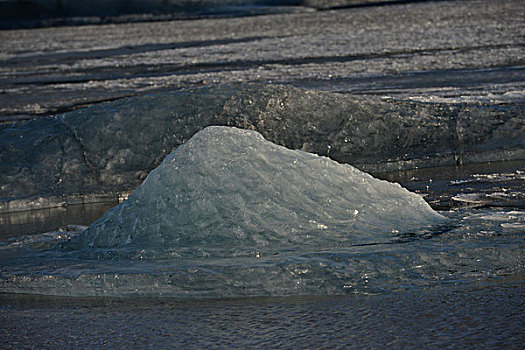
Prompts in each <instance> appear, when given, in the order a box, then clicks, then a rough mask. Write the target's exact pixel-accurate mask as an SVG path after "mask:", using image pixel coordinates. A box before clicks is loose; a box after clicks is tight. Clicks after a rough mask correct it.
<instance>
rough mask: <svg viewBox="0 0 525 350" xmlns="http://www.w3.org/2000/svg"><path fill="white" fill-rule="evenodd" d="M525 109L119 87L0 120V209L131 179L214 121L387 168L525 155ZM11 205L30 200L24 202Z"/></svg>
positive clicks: (246, 88) (111, 187)
mask: <svg viewBox="0 0 525 350" xmlns="http://www.w3.org/2000/svg"><path fill="white" fill-rule="evenodd" d="M522 113H523V111H522V110H520V109H515V108H510V107H489V106H466V105H465V106H453V105H452V106H451V105H439V104H435V105H432V104H420V103H409V102H399V101H383V100H381V99H378V98H373V97H357V96H353V95H343V94H337V93H327V92H319V91H309V90H300V89H297V88H293V87H289V86H279V85H239V86H234V87H230V88H225V87H220V88H202V89H193V90H183V91H173V92H167V93H158V94H152V95H147V96H142V97H136V98H129V99H121V100H117V101H114V102H110V103H103V104H100V105H96V106H92V107H89V108H86V109H80V110H77V111H74V112H70V113H66V114H63V115H59V116H56V117H46V118H38V119H35V120H30V121H27V122H20V123H14V124H11V125H0V177H1V178H2V179H4V181H3V183H2V184H1V187H0V198H1V200H2V202H3V203H4V204H2V207H1V208H0V211H12V210H16V208H15V206H14V205H13V200H14V199H16V200H22V201H23V200H26V199H32V198H35V197H36V198H38V197H45V198H48V197H51V196H56V197H60V196H63V195H65V196H71V195H75V194H80V195H86V194H92V193H103V192H106V193H107V192H123V191H130V190H133V189H134V188H136V186H138V185H139V184H140V183H141V182H142V181H143V180H144V178H145V177H146V175H147V174H148V173H149V171H151V170H152V169H154V168H155V167H156V166H158V165H159V164H160V162H161V161H162V159H164V157H166V155H168V154H169V153H171V152H172V151H173V150H174V149H175V148H177V147H178V146H179V145H181V144H183V143H184V142H185V141H187V140H188V139H190V138H191V137H192V136H193V135H194V134H195V133H196V132H198V131H199V130H201V129H203V128H205V127H207V126H210V125H223V126H235V127H239V128H243V129H253V130H257V131H259V132H260V133H261V134H262V135H263V136H264V138H266V139H267V140H269V141H272V142H274V143H277V144H279V145H283V146H285V147H287V148H290V149H300V150H303V151H306V152H311V153H316V154H319V155H323V156H329V157H330V158H332V159H334V160H336V161H338V162H341V163H349V164H352V165H354V166H356V167H358V168H360V169H362V170H366V171H383V170H396V169H410V168H414V167H416V166H419V167H425V166H435V165H444V164H454V162H455V161H458V162H464V163H467V162H476V161H491V160H509V159H523V158H524V157H525V120H524V118H523V115H522ZM8 202H9V203H10V205H6V204H5V203H8ZM35 205H36V206H37V207H38V205H45V203H40V202H36V203H35ZM19 207H20V208H19V209H24V208H25V209H28V208H27V205H26V204H24V203H21V204H20V206H19Z"/></svg>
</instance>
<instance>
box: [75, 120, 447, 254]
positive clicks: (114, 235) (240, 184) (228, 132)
mask: <svg viewBox="0 0 525 350" xmlns="http://www.w3.org/2000/svg"><path fill="white" fill-rule="evenodd" d="M441 219H442V217H441V216H440V215H439V214H437V213H436V212H434V211H433V210H432V209H431V208H430V206H429V205H428V204H427V203H426V202H425V201H424V200H423V199H422V198H421V197H420V196H418V195H416V194H413V193H410V192H409V191H407V190H406V189H404V188H402V187H401V186H400V185H398V184H393V183H389V182H386V181H382V180H378V179H376V178H374V177H372V176H371V175H369V174H367V173H364V172H362V171H360V170H358V169H356V168H354V167H352V166H350V165H346V164H345V165H343V164H339V163H337V162H335V161H332V160H330V159H329V158H326V157H320V156H317V155H314V154H311V153H306V152H302V151H294V150H290V149H287V148H285V147H282V146H279V145H276V144H274V143H271V142H269V141H266V140H265V139H264V138H263V137H262V136H261V134H259V133H257V132H255V131H250V130H241V129H237V128H230V127H218V126H214V127H208V128H206V129H204V130H202V131H200V132H198V133H197V134H195V135H194V136H193V137H192V138H191V139H190V140H189V141H187V142H186V143H185V144H183V145H182V146H180V147H179V148H178V149H177V150H175V151H174V152H173V153H171V154H169V155H168V156H167V157H166V158H165V159H164V161H163V162H162V164H160V166H158V167H157V168H156V169H154V170H153V171H151V173H150V174H149V175H148V176H147V178H146V179H145V181H144V182H143V183H142V184H141V185H140V186H139V187H138V188H137V189H136V191H135V192H134V193H133V194H132V195H131V196H130V197H129V198H128V199H127V200H126V201H124V202H123V203H121V204H119V205H118V206H116V207H115V208H113V209H111V210H110V211H108V212H107V213H106V214H105V215H104V216H103V217H102V218H101V219H99V220H98V221H97V222H95V223H94V224H93V225H92V226H90V227H89V228H88V229H87V230H86V231H85V232H84V233H83V235H82V236H81V238H80V239H81V243H82V245H84V246H95V247H119V246H129V245H131V246H140V247H153V248H163V247H166V248H168V247H192V246H193V247H203V246H204V247H209V246H224V247H235V246H267V245H274V244H276V245H280V246H286V245H290V244H291V245H297V244H301V245H315V246H316V247H318V246H319V245H320V244H321V245H323V246H327V245H330V244H338V243H341V242H343V243H345V244H346V243H350V244H353V243H356V244H357V243H366V242H371V241H377V240H379V239H381V238H384V237H385V235H386V236H389V235H392V234H395V233H397V232H411V231H414V230H417V229H418V228H421V227H422V226H425V225H429V224H432V223H435V222H436V221H439V220H441Z"/></svg>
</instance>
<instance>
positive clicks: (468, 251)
mask: <svg viewBox="0 0 525 350" xmlns="http://www.w3.org/2000/svg"><path fill="white" fill-rule="evenodd" d="M454 169H455V168H454V167H444V168H436V169H433V170H432V169H421V170H415V171H413V172H411V173H410V175H411V177H410V179H408V180H407V173H406V172H400V173H397V175H396V174H393V173H390V174H388V176H386V174H383V177H390V180H392V179H393V178H396V177H397V179H398V180H402V181H401V182H402V183H403V185H405V186H406V187H408V188H410V189H411V190H413V191H416V192H419V193H420V194H422V195H424V196H425V197H426V198H427V200H428V201H429V202H430V203H434V205H435V207H438V208H441V209H442V210H440V213H441V214H442V215H444V216H445V217H447V218H448V220H447V222H446V223H444V224H440V225H437V226H434V227H429V228H426V229H421V230H418V231H415V232H393V233H392V234H391V235H387V236H385V237H384V239H381V240H378V241H377V242H368V243H367V244H352V243H350V242H347V243H345V244H343V243H341V244H339V245H334V244H329V245H326V246H325V245H323V246H317V247H314V246H311V245H304V246H302V245H297V246H286V247H284V246H282V247H272V246H266V247H264V246H261V247H249V246H243V247H241V246H239V247H237V248H236V247H234V246H232V247H231V249H229V250H224V249H222V248H217V247H214V246H213V245H211V246H206V245H203V246H201V247H199V248H198V249H197V248H195V247H194V248H189V247H188V248H183V247H179V248H177V247H166V248H165V249H161V250H159V249H157V248H148V247H143V248H141V247H135V246H134V245H131V246H129V247H127V246H124V247H122V248H114V249H112V248H97V249H91V248H88V249H82V250H65V251H64V250H62V249H57V248H53V247H57V245H58V246H60V243H61V242H64V241H65V240H69V239H71V238H74V237H76V236H78V235H80V234H81V229H79V228H77V227H75V226H72V227H70V228H69V229H67V228H66V229H61V230H58V231H54V232H48V233H45V234H37V235H25V236H21V237H18V238H15V237H13V238H9V239H4V240H3V242H2V244H1V245H0V248H1V249H2V257H1V259H2V276H3V280H2V281H1V289H2V291H3V292H8V293H10V292H18V293H37V294H51V295H66V296H105V297H107V296H113V297H114V296H126V297H133V296H147V297H159V296H170V297H175V298H197V299H198V298H220V297H243V296H244V297H245V296H286V295H290V296H292V295H295V296H297V295H345V294H346V295H347V294H370V293H372V294H377V293H380V294H389V293H398V292H402V291H414V290H419V289H420V288H428V287H437V288H438V287H439V286H445V285H448V284H451V283H452V284H461V285H465V286H469V285H472V284H475V283H477V282H478V281H480V280H486V279H489V280H497V279H499V278H502V277H508V276H514V275H519V274H520V273H523V268H524V266H525V256H524V254H523V251H524V250H525V242H524V239H523V234H524V233H525V210H523V162H519V161H515V162H510V163H496V164H484V165H481V164H478V165H473V166H465V167H463V168H461V169H456V171H455V172H452V171H453V170H454ZM496 169H500V170H501V171H500V172H495V170H496ZM482 170H483V171H482ZM403 179H404V181H403ZM487 179H488V180H487ZM494 194H497V195H494ZM462 195H463V197H462ZM507 197H508V198H510V199H509V200H506V201H504V204H506V205H502V198H503V199H506V198H507ZM465 198H466V199H465ZM472 198H473V200H472ZM70 224H76V222H70ZM342 242H346V241H345V240H343V241H342Z"/></svg>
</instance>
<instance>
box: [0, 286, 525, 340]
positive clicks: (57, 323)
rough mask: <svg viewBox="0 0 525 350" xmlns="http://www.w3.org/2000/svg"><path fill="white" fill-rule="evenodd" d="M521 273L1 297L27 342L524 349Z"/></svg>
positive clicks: (3, 335) (4, 312)
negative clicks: (309, 293)
mask: <svg viewBox="0 0 525 350" xmlns="http://www.w3.org/2000/svg"><path fill="white" fill-rule="evenodd" d="M523 296H524V285H523V276H521V277H518V280H517V281H513V280H501V281H497V282H479V283H477V284H475V285H471V286H468V287H465V286H459V287H458V286H455V285H454V284H451V285H448V286H444V287H440V288H436V289H422V290H417V291H412V292H407V293H401V294H389V295H374V296H366V295H356V296H339V297H295V298H262V299H261V298H259V299H237V300H205V301H186V302H182V301H175V300H172V299H78V298H54V297H37V296H32V297H29V296H23V295H0V318H1V320H2V327H1V329H0V341H1V342H2V344H3V348H4V349H20V348H77V349H80V348H81V349H94V348H167V347H169V348H185V349H187V348H189V349H201V348H210V349H224V348H228V349H247V348H252V349H255V348H257V349H261V348H266V349H268V348H271V349H276V348H279V349H298V348H309V349H314V348H315V349H321V348H329V349H348V348H352V349H362V348H397V349H402V348H404V349H406V348H411V349H421V348H426V349H442V348H469V349H479V348H499V349H520V348H521V347H522V344H523V342H524V341H525V333H524V331H523V330H524V327H525V321H524V320H525V319H524V318H523V313H524V311H525V302H524V298H523Z"/></svg>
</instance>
